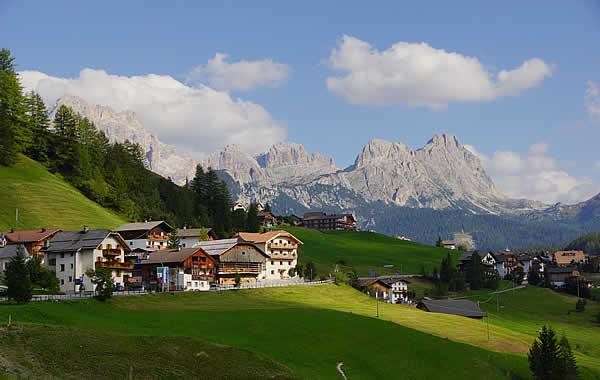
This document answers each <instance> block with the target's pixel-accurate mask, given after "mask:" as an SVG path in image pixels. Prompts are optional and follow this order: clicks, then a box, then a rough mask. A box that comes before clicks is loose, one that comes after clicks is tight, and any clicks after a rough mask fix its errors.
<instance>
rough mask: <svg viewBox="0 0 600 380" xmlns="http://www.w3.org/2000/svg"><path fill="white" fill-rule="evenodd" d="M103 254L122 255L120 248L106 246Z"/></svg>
mask: <svg viewBox="0 0 600 380" xmlns="http://www.w3.org/2000/svg"><path fill="white" fill-rule="evenodd" d="M102 256H121V249H120V248H105V249H103V250H102Z"/></svg>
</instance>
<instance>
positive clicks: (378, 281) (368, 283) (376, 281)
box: [360, 279, 392, 289]
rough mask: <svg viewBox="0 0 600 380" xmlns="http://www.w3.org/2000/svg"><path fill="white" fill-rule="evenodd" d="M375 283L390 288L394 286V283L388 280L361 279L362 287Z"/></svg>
mask: <svg viewBox="0 0 600 380" xmlns="http://www.w3.org/2000/svg"><path fill="white" fill-rule="evenodd" d="M375 283H379V284H380V285H381V286H383V287H385V288H388V289H389V288H391V287H392V285H390V284H388V283H387V282H385V281H383V280H380V279H369V280H360V286H361V287H369V286H371V285H374V284H375Z"/></svg>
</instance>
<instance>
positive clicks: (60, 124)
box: [52, 104, 77, 176]
mask: <svg viewBox="0 0 600 380" xmlns="http://www.w3.org/2000/svg"><path fill="white" fill-rule="evenodd" d="M54 135H55V137H56V138H55V144H54V148H55V149H54V164H53V165H52V166H53V169H54V170H55V171H58V172H59V173H61V174H63V175H67V176H70V175H72V174H73V167H74V164H75V163H76V161H77V159H76V157H75V155H76V144H77V118H76V117H75V115H74V113H73V111H72V110H71V109H70V108H69V107H67V106H65V105H64V104H63V105H61V106H60V107H59V108H58V111H56V114H55V116H54Z"/></svg>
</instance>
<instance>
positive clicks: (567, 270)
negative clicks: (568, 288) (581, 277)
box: [547, 267, 577, 273]
mask: <svg viewBox="0 0 600 380" xmlns="http://www.w3.org/2000/svg"><path fill="white" fill-rule="evenodd" d="M547 270H548V273H573V271H574V270H577V268H575V267H563V268H548V269H547Z"/></svg>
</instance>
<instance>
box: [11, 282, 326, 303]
mask: <svg viewBox="0 0 600 380" xmlns="http://www.w3.org/2000/svg"><path fill="white" fill-rule="evenodd" d="M334 281H335V279H327V280H323V281H309V282H305V281H302V280H291V281H265V282H257V283H254V284H243V285H240V287H239V288H236V287H235V286H234V285H221V286H218V287H215V288H211V289H210V290H211V291H213V292H215V291H216V292H218V291H222V290H234V289H257V288H278V287H284V286H309V285H322V284H329V283H332V282H334ZM174 292H177V293H179V292H184V290H176V291H169V293H174ZM149 293H151V292H150V291H145V290H136V291H128V290H126V291H122V292H114V293H113V296H138V295H142V294H149ZM94 296H95V294H94V292H85V293H68V294H51V295H34V296H33V297H32V298H31V302H39V301H70V300H78V299H85V298H92V297H94ZM2 301H8V298H7V297H0V302H2Z"/></svg>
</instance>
